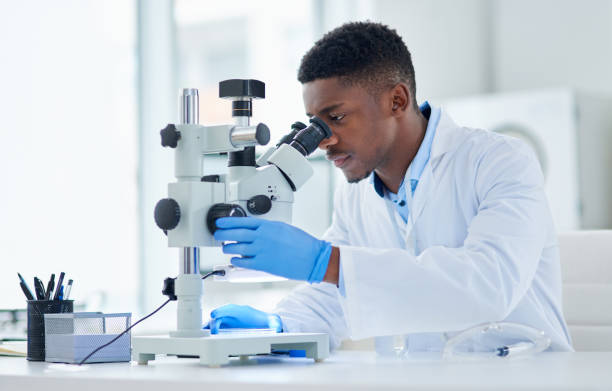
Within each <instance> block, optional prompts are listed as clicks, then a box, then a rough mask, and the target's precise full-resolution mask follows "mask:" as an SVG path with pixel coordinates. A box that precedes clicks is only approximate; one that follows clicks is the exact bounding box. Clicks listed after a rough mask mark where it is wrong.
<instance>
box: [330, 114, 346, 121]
mask: <svg viewBox="0 0 612 391" xmlns="http://www.w3.org/2000/svg"><path fill="white" fill-rule="evenodd" d="M345 115H346V114H337V115H335V114H330V115H329V118H330V119H331V120H332V121H340V120H341V119H342V118H344V116H345Z"/></svg>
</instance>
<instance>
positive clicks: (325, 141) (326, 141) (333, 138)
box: [319, 132, 338, 150]
mask: <svg viewBox="0 0 612 391" xmlns="http://www.w3.org/2000/svg"><path fill="white" fill-rule="evenodd" d="M335 144H338V137H336V135H335V134H334V133H333V132H332V135H331V137H328V138H324V139H323V141H321V142H320V143H319V149H322V150H326V149H327V148H328V147H329V146H330V145H335Z"/></svg>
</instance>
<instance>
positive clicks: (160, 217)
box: [154, 198, 181, 232]
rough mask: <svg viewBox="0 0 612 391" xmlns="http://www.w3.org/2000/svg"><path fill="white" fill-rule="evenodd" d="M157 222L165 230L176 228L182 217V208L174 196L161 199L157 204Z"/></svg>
mask: <svg viewBox="0 0 612 391" xmlns="http://www.w3.org/2000/svg"><path fill="white" fill-rule="evenodd" d="M154 216H155V224H157V226H158V227H159V228H161V229H163V230H164V232H166V231H169V230H171V229H174V228H176V226H177V225H178V223H179V221H180V219H181V208H180V207H179V204H178V202H176V201H175V200H173V199H172V198H164V199H161V200H159V202H158V203H157V205H155V214H154Z"/></svg>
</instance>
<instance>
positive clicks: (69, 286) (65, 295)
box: [63, 280, 72, 300]
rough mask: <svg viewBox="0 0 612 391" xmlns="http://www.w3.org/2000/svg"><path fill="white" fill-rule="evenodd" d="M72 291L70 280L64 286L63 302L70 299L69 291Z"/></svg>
mask: <svg viewBox="0 0 612 391" xmlns="http://www.w3.org/2000/svg"><path fill="white" fill-rule="evenodd" d="M71 289H72V280H68V284H66V292H65V293H64V297H63V300H68V298H69V297H70V290H71Z"/></svg>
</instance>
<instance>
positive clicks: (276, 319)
mask: <svg viewBox="0 0 612 391" xmlns="http://www.w3.org/2000/svg"><path fill="white" fill-rule="evenodd" d="M204 328H205V329H207V328H210V333H211V334H218V333H219V329H228V328H248V329H268V328H269V329H275V330H276V331H277V332H279V333H280V332H282V331H283V323H282V321H281V318H280V316H278V315H276V314H268V313H267V312H263V311H260V310H256V309H255V308H253V307H251V306H248V305H236V304H227V305H224V306H223V307H219V308H217V309H216V310H213V311H212V312H211V313H210V321H209V322H208V324H207V325H206V326H204Z"/></svg>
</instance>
